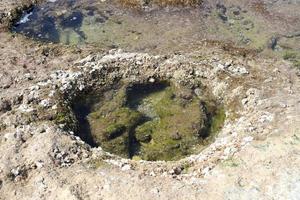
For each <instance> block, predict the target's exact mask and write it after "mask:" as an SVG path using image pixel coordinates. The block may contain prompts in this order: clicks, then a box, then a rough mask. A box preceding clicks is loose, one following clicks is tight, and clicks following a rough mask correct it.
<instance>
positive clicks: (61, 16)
mask: <svg viewBox="0 0 300 200" xmlns="http://www.w3.org/2000/svg"><path fill="white" fill-rule="evenodd" d="M202 20H203V19H202V17H201V13H200V11H199V9H197V8H188V9H182V8H181V9H173V10H166V9H164V10H156V11H151V12H142V11H136V10H135V11H133V10H129V9H126V8H124V7H122V6H121V5H120V4H118V3H116V2H114V1H109V2H101V1H95V0H89V1H86V0H84V1H83V0H59V1H53V0H52V1H48V2H46V3H43V4H41V5H38V6H34V7H32V8H31V9H29V10H27V11H25V12H24V13H23V15H22V16H21V18H20V19H19V21H17V22H16V23H15V24H14V26H13V27H12V31H13V32H16V33H21V34H23V35H26V36H28V37H30V38H34V39H38V40H41V41H45V42H54V43H63V44H69V45H83V44H93V45H96V46H100V47H106V48H123V49H129V50H147V49H152V50H153V49H154V50H158V51H161V50H166V49H168V50H170V48H177V47H186V46H188V45H190V44H192V43H194V42H195V41H199V40H200V39H201V38H203V31H201V29H202V28H201V24H203V23H202V22H201V21H202ZM202 30H203V29H202ZM174 50H175V49H174Z"/></svg>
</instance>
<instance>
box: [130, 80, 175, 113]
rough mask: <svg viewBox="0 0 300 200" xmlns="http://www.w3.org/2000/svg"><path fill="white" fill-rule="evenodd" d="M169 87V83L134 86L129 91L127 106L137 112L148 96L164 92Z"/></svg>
mask: <svg viewBox="0 0 300 200" xmlns="http://www.w3.org/2000/svg"><path fill="white" fill-rule="evenodd" d="M168 86H170V84H169V83H168V82H167V81H161V82H159V83H145V84H135V85H132V86H131V87H129V88H128V89H127V93H126V94H127V99H126V105H127V106H128V107H129V108H131V109H133V110H137V108H138V106H139V105H140V104H141V101H142V100H143V99H144V98H145V97H146V96H147V95H149V94H151V93H153V92H158V91H161V90H164V89H165V88H166V87H168Z"/></svg>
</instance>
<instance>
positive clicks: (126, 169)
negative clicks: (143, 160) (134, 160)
mask: <svg viewBox="0 0 300 200" xmlns="http://www.w3.org/2000/svg"><path fill="white" fill-rule="evenodd" d="M130 169H131V166H130V165H129V164H126V165H124V166H123V167H122V168H121V170H122V171H128V170H130Z"/></svg>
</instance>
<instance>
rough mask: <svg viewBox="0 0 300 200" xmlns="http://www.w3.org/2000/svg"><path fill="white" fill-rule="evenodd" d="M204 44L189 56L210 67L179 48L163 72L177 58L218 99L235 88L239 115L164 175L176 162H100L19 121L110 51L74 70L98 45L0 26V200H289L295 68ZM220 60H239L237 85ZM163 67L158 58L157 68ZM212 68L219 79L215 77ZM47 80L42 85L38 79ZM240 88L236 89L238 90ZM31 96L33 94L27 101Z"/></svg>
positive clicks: (294, 160)
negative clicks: (178, 169) (185, 164)
mask: <svg viewBox="0 0 300 200" xmlns="http://www.w3.org/2000/svg"><path fill="white" fill-rule="evenodd" d="M21 3H23V1H5V0H4V1H3V0H1V1H0V13H3V12H5V13H8V12H10V11H11V9H15V8H16V7H18V6H20V5H21ZM207 48H209V49H206V48H205V47H203V48H202V50H201V49H200V52H197V54H201V55H202V54H203V55H205V56H206V57H207V60H206V61H205V65H208V66H210V67H211V69H212V70H211V71H205V69H206V68H203V64H201V62H200V64H199V62H196V61H194V60H192V61H190V60H189V59H190V56H189V55H184V56H183V57H184V58H178V57H176V56H175V57H174V58H171V59H170V62H171V61H172V62H171V63H173V65H174V66H176V67H174V66H173V65H172V66H171V67H170V69H169V70H170V71H172V70H174V71H175V72H176V70H178V68H179V69H180V68H181V67H185V65H184V63H185V62H186V63H189V64H187V66H189V67H190V68H195V69H197V70H199V71H201V70H202V69H203V73H204V72H205V73H208V82H211V83H210V84H211V86H212V88H213V90H214V92H215V93H216V94H217V95H220V96H222V95H224V99H225V100H224V101H225V102H226V101H229V100H228V99H230V98H233V97H234V95H235V94H236V96H237V99H238V101H239V104H240V105H241V107H242V108H241V109H240V110H239V114H240V116H239V117H238V118H237V119H236V120H232V121H230V120H229V121H228V122H227V124H226V125H225V127H224V128H223V130H222V132H221V133H220V135H219V137H218V139H217V140H216V142H215V143H213V144H212V145H211V146H210V147H208V149H207V150H206V151H204V152H202V153H200V154H199V155H195V156H194V157H190V158H188V159H187V160H188V161H189V162H191V163H192V164H191V166H190V170H189V172H187V173H181V174H179V175H176V174H175V175H174V172H173V171H171V170H172V167H173V166H176V165H177V164H181V161H179V162H178V163H137V162H133V161H129V160H120V159H115V158H112V160H109V161H107V160H105V159H104V158H102V156H103V152H102V151H101V150H99V149H90V148H89V147H87V146H86V145H84V144H82V141H81V140H80V139H78V138H76V137H74V136H72V135H70V134H69V133H66V132H65V131H63V130H62V129H60V128H59V127H58V126H57V125H55V124H53V123H52V122H51V120H49V119H47V118H43V119H39V120H36V121H35V120H33V121H29V122H28V121H26V120H24V119H25V118H26V117H24V115H26V114H24V113H26V112H27V111H28V110H29V108H30V107H31V106H32V107H33V108H34V109H37V110H38V108H39V106H40V105H41V104H43V103H41V102H43V100H45V99H49V98H48V97H47V98H46V97H45V94H47V95H48V93H51V91H52V90H56V89H57V88H56V87H54V86H55V85H59V87H61V86H64V84H66V83H68V82H71V81H73V80H71V79H69V77H72V76H73V75H74V74H73V71H75V72H78V71H79V72H82V73H84V74H88V72H89V70H90V69H91V66H93V64H94V62H100V63H101V62H104V63H106V62H108V63H110V61H107V60H109V59H111V57H114V55H115V54H114V53H109V54H108V58H109V59H108V58H106V60H105V59H103V55H102V54H101V53H102V52H101V53H100V58H97V59H96V61H93V60H89V61H86V65H85V67H82V68H77V67H74V62H75V61H78V60H79V59H82V58H84V57H86V56H87V55H96V54H99V51H98V50H95V49H89V48H84V49H78V48H75V47H72V48H71V47H66V46H61V45H53V44H41V43H38V42H34V41H31V40H28V39H26V38H23V37H22V36H19V35H17V36H13V35H12V34H11V33H9V32H7V31H1V33H0V71H1V72H0V115H1V116H0V121H1V123H0V152H1V155H2V156H1V157H0V160H1V162H0V199H144V200H146V199H299V198H300V196H299V194H300V171H299V164H300V159H299V154H300V131H299V130H300V120H299V114H300V101H299V97H300V80H299V77H298V76H297V75H296V74H297V71H296V69H294V68H293V67H292V66H291V64H290V63H288V62H285V61H282V60H278V61H276V60H269V59H264V58H260V57H259V56H254V57H250V58H244V57H241V56H233V55H230V54H228V53H226V52H223V51H222V50H220V49H219V48H218V47H207ZM201 51H202V52H201ZM212 52H214V53H212ZM117 55H118V54H117ZM119 56H120V57H121V58H122V57H124V56H125V57H126V56H127V55H126V54H123V53H120V55H119ZM138 56H139V55H135V56H133V57H129V58H128V59H127V60H126V59H125V61H124V60H122V59H119V60H118V59H117V60H114V59H112V60H113V61H114V62H112V63H116V64H111V63H110V64H111V65H113V66H114V65H117V64H120V65H124V71H122V72H124V73H125V71H126V70H127V68H129V67H128V66H130V65H134V64H132V63H136V62H137V61H139V62H142V63H144V64H145V63H147V62H149V63H150V65H151V63H152V60H155V58H153V57H152V56H150V55H146V57H147V56H149V58H147V59H148V60H150V61H148V60H147V59H145V60H143V59H142V61H140V60H138V59H137V57H138ZM192 57H193V56H192ZM98 59H99V60H98ZM101 59H102V60H101ZM230 59H231V60H233V63H237V64H235V65H234V66H240V65H241V66H243V67H244V68H245V69H247V70H248V72H249V74H248V75H246V76H244V75H241V74H238V77H240V76H241V82H240V85H239V84H236V83H235V80H236V79H235V78H234V76H231V75H228V73H229V72H230V71H229V72H228V71H226V70H225V71H223V70H220V67H221V68H222V65H224V63H226V62H227V61H228V60H230ZM174 63H175V64H174ZM176 63H177V64H176ZM178 63H179V64H178ZM145 65H146V64H145ZM220 65H221V66H220ZM165 67H166V66H165V65H163V64H162V66H161V68H162V72H165V71H166V69H165ZM57 70H61V71H62V72H61V73H62V76H59V75H57V78H56V79H53V77H51V76H50V74H53V73H54V72H57ZM135 70H138V68H137V69H135ZM164 70H165V71H164ZM84 71H87V72H84ZM150 71H151V70H150ZM212 71H214V72H212ZM126 72H127V71H126ZM217 72H218V73H220V74H221V76H223V75H224V77H222V78H220V79H219V78H215V77H214V75H215V74H214V73H217ZM128 73H132V72H128ZM149 73H150V72H149ZM54 74H55V73H54ZM66 74H67V76H64V75H66ZM145 74H146V73H145ZM183 75H185V74H183ZM48 81H50V82H51V83H49V84H48V85H47V84H44V85H43V84H41V83H47V82H48ZM223 83H224V84H223ZM37 86H38V89H35V88H36V87H37ZM52 86H53V87H54V88H53V87H52ZM227 86H228V87H227ZM240 86H241V87H242V88H243V90H242V91H244V92H238V91H239V90H240ZM59 87H58V88H59ZM34 93H38V94H40V95H38V97H36V98H35V100H33V101H32V102H31V101H28V99H30V98H31V96H34ZM226 99H227V100H226ZM50 100H51V98H50ZM44 102H45V101H44ZM24 105H26V106H27V107H26V106H24ZM47 109H48V108H47ZM47 109H46V112H48V110H47ZM50 110H51V109H50V108H49V113H51V112H52V111H50ZM28 112H29V113H32V111H28ZM37 112H39V110H38V111H37ZM30 115H31V114H30ZM37 115H39V113H38V114H37ZM68 159H69V160H68ZM70 160H71V161H70ZM94 160H97V163H96V164H95V163H93V162H94ZM192 160H194V161H193V162H192ZM91 163H92V164H91ZM160 166H161V167H160ZM159 168H162V171H166V173H161V172H160V171H159V170H157V169H159ZM170 168H171V169H170Z"/></svg>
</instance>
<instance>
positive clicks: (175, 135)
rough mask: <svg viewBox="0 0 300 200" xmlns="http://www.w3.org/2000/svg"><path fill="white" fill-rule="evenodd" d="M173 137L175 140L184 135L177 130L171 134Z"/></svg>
mask: <svg viewBox="0 0 300 200" xmlns="http://www.w3.org/2000/svg"><path fill="white" fill-rule="evenodd" d="M171 138H172V139H173V140H181V138H182V137H181V135H180V133H178V132H175V133H173V134H171Z"/></svg>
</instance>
